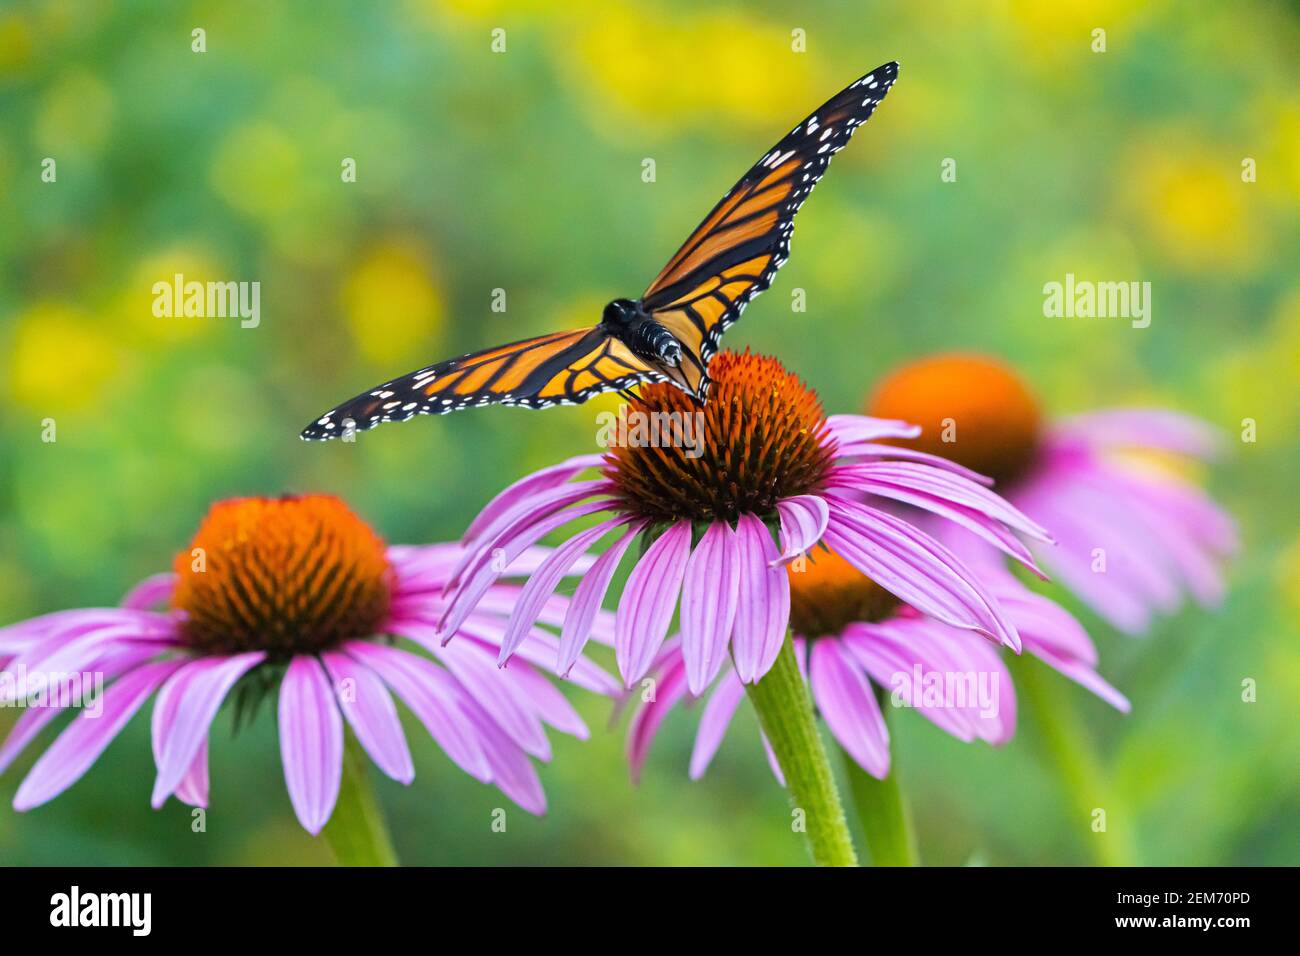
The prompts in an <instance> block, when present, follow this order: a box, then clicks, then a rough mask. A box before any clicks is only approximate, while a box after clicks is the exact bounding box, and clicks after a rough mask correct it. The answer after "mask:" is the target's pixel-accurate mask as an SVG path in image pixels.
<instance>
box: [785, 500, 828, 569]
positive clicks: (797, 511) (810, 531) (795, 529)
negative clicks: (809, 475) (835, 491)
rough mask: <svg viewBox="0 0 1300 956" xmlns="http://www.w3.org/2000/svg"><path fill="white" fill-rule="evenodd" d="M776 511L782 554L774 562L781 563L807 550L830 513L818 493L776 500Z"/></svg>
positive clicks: (818, 536) (814, 541)
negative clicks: (779, 527)
mask: <svg viewBox="0 0 1300 956" xmlns="http://www.w3.org/2000/svg"><path fill="white" fill-rule="evenodd" d="M776 513H777V515H778V516H779V517H780V519H781V557H780V559H779V560H778V562H777V563H778V564H782V565H786V564H789V563H790V562H791V561H793V560H794V559H795V558H797V557H799V555H801V554H807V553H808V549H809V548H811V547H812V546H813V545H815V544H816V543H817V542H818V541H820V540H821V539H822V535H823V534H825V533H826V525H827V524H828V523H829V522H830V517H831V512H830V508H828V507H827V505H826V502H825V500H824V499H822V498H820V497H819V496H817V495H796V496H795V497H793V498H786V499H785V500H784V501H778V502H777V504H776Z"/></svg>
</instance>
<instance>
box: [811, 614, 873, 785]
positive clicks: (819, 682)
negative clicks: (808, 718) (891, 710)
mask: <svg viewBox="0 0 1300 956" xmlns="http://www.w3.org/2000/svg"><path fill="white" fill-rule="evenodd" d="M809 670H810V677H811V683H812V692H813V698H814V699H815V700H816V701H817V709H818V710H819V711H820V712H821V715H822V717H823V718H824V719H825V721H826V725H827V726H828V727H830V729H831V733H832V734H834V735H835V739H836V740H838V741H839V742H840V744H841V745H842V746H843V747H844V749H845V750H847V751H848V753H849V755H850V756H851V757H852V758H853V759H854V760H855V761H856V762H857V763H858V765H859V766H861V767H862V769H863V770H865V771H866V772H867V773H869V774H871V775H872V776H873V777H876V778H878V779H881V780H883V779H884V778H885V777H886V776H888V774H889V730H888V728H886V727H885V718H884V716H883V715H882V714H881V713H880V705H879V704H877V703H876V695H875V692H874V691H873V690H872V689H871V684H869V683H868V682H867V679H866V678H865V677H864V676H863V675H862V673H861V671H860V670H859V669H858V668H857V666H856V665H855V664H854V663H853V662H852V661H851V660H848V659H846V658H845V657H844V656H843V654H842V652H841V650H840V644H839V641H835V640H821V641H814V642H813V645H812V660H811V661H810V662H809Z"/></svg>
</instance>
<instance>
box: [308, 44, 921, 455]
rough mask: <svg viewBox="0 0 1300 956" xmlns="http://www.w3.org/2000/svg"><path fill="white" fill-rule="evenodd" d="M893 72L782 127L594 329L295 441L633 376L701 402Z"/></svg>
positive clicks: (420, 384)
mask: <svg viewBox="0 0 1300 956" xmlns="http://www.w3.org/2000/svg"><path fill="white" fill-rule="evenodd" d="M897 78H898V64H897V63H886V64H885V65H884V66H880V67H877V68H876V69H874V70H872V71H871V72H870V73H868V74H866V75H865V76H863V77H862V78H861V79H858V80H856V81H854V82H853V83H852V84H850V85H849V86H848V87H846V88H845V89H843V90H841V91H840V92H839V93H837V94H835V95H834V96H833V97H831V98H830V99H829V100H828V101H827V102H826V103H825V104H823V105H822V106H821V107H820V108H819V109H818V110H817V111H816V112H814V113H813V114H812V115H811V116H809V117H808V118H807V119H805V120H804V121H803V122H801V123H800V124H799V125H798V126H796V127H795V128H794V129H792V130H791V131H790V132H789V133H788V134H787V135H786V136H785V137H784V138H782V139H781V141H780V142H778V143H777V144H776V145H775V146H773V147H772V148H771V149H770V150H768V151H767V152H766V153H765V154H764V155H763V158H762V159H760V160H759V161H758V162H757V163H755V164H754V166H753V167H752V168H751V169H750V170H749V171H748V172H747V173H745V175H744V176H742V177H741V178H740V181H739V182H737V183H736V185H734V186H732V187H731V189H730V191H729V192H728V193H727V194H726V195H725V196H723V197H722V199H721V200H720V201H719V202H718V204H717V205H716V206H714V207H713V210H712V211H711V212H710V213H709V214H708V215H707V216H705V217H704V221H703V222H701V223H700V225H699V226H697V227H696V229H695V231H694V232H693V233H691V235H690V237H689V238H688V239H687V240H686V242H684V243H683V244H682V246H681V248H680V249H678V250H677V252H676V253H674V254H673V257H672V258H671V259H669V260H668V264H667V265H665V266H664V267H663V269H662V270H660V272H659V275H657V276H655V279H654V281H653V282H651V283H650V286H649V288H647V289H646V290H645V292H644V293H642V294H641V297H640V298H639V299H635V300H633V299H615V300H614V301H613V302H611V303H609V305H607V306H605V310H604V313H603V315H602V316H601V320H600V322H599V323H598V324H597V325H595V326H593V327H591V328H584V329H572V330H570V331H567V332H552V333H551V334H549V335H542V336H538V337H536V338H531V339H523V340H522V341H519V342H512V343H510V344H509V345H500V346H497V347H496V348H491V349H487V350H485V351H482V352H472V353H470V354H469V355H462V356H461V357H460V358H456V359H451V360H450V361H446V362H440V363H438V364H437V365H428V366H425V367H424V368H422V369H418V370H416V371H414V372H411V373H410V374H408V375H403V376H402V377H401V378H395V379H393V380H392V381H390V382H385V383H384V384H383V385H379V386H376V387H375V388H372V389H370V390H369V391H366V392H363V393H362V394H360V395H358V396H357V397H356V398H353V399H352V400H350V401H347V402H344V403H343V404H342V405H339V406H338V407H337V408H334V409H332V410H331V411H328V412H326V413H325V414H324V415H322V416H321V417H320V418H318V419H316V421H314V422H313V423H312V424H310V425H308V426H307V427H306V428H305V429H304V430H303V432H302V437H303V438H304V439H308V440H323V439H330V438H337V437H339V436H340V435H343V434H346V433H347V432H348V431H349V428H351V429H353V430H357V431H364V430H366V429H369V428H373V427H374V426H375V425H378V424H379V423H381V422H389V421H405V420H406V419H408V418H410V417H412V416H413V415H429V414H434V415H441V414H445V413H447V412H451V411H455V410H457V409H460V408H468V407H470V406H472V405H490V404H500V405H523V406H526V407H529V408H546V407H548V406H551V405H576V404H579V403H581V402H585V401H586V400H587V399H589V398H591V397H592V396H593V395H598V394H600V393H601V392H609V391H626V390H627V389H629V388H631V387H633V386H635V385H638V384H640V383H642V382H671V383H672V384H673V385H676V386H677V387H678V388H680V389H682V390H683V391H685V392H686V393H688V394H690V395H693V396H694V397H695V398H696V400H698V401H700V402H703V401H704V400H705V399H706V397H707V395H708V390H709V376H708V368H709V360H710V359H711V358H712V357H713V355H714V354H715V353H716V352H717V351H718V345H719V342H720V340H721V338H722V334H723V333H724V332H725V331H726V330H727V328H728V327H729V326H730V325H731V324H732V323H733V322H735V321H736V319H738V318H740V313H741V312H742V311H743V310H744V308H745V306H746V305H747V304H748V303H749V300H750V299H752V298H753V297H754V296H756V295H758V294H759V293H760V292H762V291H763V290H764V289H766V288H767V287H768V285H769V284H770V283H771V281H772V277H773V276H774V275H775V274H776V271H777V270H778V269H779V268H781V266H782V265H783V264H784V263H785V261H786V259H787V258H788V257H789V254H790V234H791V232H792V231H793V229H794V217H795V213H797V212H798V211H799V207H800V206H802V205H803V202H804V200H805V199H806V198H807V197H808V193H809V192H811V191H812V188H813V186H815V185H817V182H818V180H820V179H821V177H822V176H823V175H824V174H825V172H826V167H827V165H828V164H829V163H830V159H831V157H832V156H834V155H835V154H836V153H838V152H839V151H840V150H841V149H843V148H844V145H845V144H846V143H847V142H848V141H849V138H850V137H851V136H852V135H853V131H854V130H855V129H857V127H858V126H860V125H861V124H862V123H864V122H866V121H867V119H869V118H870V116H871V114H872V113H873V112H874V111H875V108H876V105H877V104H878V103H879V102H880V101H881V100H882V99H884V98H885V94H886V93H888V92H889V88H890V87H891V86H893V85H894V81H895V80H896V79H897Z"/></svg>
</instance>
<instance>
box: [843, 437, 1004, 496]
mask: <svg viewBox="0 0 1300 956" xmlns="http://www.w3.org/2000/svg"><path fill="white" fill-rule="evenodd" d="M836 451H837V452H838V454H839V456H840V457H841V458H863V457H865V458H888V459H902V460H905V461H916V462H921V463H922V464H926V465H933V466H934V467H936V468H940V469H942V470H943V471H950V472H952V473H953V474H954V475H960V476H961V477H963V478H965V479H966V480H967V481H972V482H974V483H975V484H977V485H983V486H985V487H989V486H991V485H992V484H993V479H992V478H990V477H989V476H988V475H981V474H980V473H979V472H978V471H972V470H971V469H969V468H967V467H966V466H965V465H959V464H957V462H955V461H950V460H949V459H947V458H944V457H942V456H940V455H932V454H930V453H929V452H925V451H918V450H917V449H915V448H906V447H903V446H901V445H898V446H895V445H879V444H876V443H874V442H855V443H853V444H851V445H841V446H839V448H837V449H836Z"/></svg>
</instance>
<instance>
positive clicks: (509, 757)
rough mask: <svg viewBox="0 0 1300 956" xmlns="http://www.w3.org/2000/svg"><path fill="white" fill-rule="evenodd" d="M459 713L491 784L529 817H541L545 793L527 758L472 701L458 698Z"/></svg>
mask: <svg viewBox="0 0 1300 956" xmlns="http://www.w3.org/2000/svg"><path fill="white" fill-rule="evenodd" d="M460 709H461V711H462V713H463V714H464V715H465V716H466V717H467V718H468V723H469V725H470V727H471V728H472V729H473V730H474V732H475V733H476V734H477V736H478V739H479V741H480V742H481V744H482V747H483V754H484V757H485V759H486V760H487V762H488V766H489V768H490V780H491V782H492V783H493V784H495V785H496V786H497V787H498V788H499V789H500V790H501V792H502V793H504V794H505V795H506V796H507V797H509V798H510V799H511V800H513V801H514V802H515V803H517V804H519V806H521V807H523V808H524V809H525V810H527V811H528V812H529V813H532V814H536V815H537V816H541V815H542V814H544V813H545V812H546V793H545V792H544V791H543V790H542V781H541V779H540V778H539V777H538V776H537V769H536V768H535V767H534V766H533V764H532V761H530V760H529V759H528V755H527V754H525V753H524V752H523V751H522V750H520V749H519V748H518V747H516V746H515V744H514V742H513V741H511V740H510V738H509V737H507V736H506V735H505V733H504V732H503V731H502V730H501V728H500V727H498V726H497V724H496V722H495V721H493V720H492V718H491V717H490V716H489V715H488V713H487V711H485V710H484V709H483V708H482V707H481V706H479V704H478V703H477V702H476V701H475V700H474V699H473V698H472V697H469V696H462V697H461V701H460Z"/></svg>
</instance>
